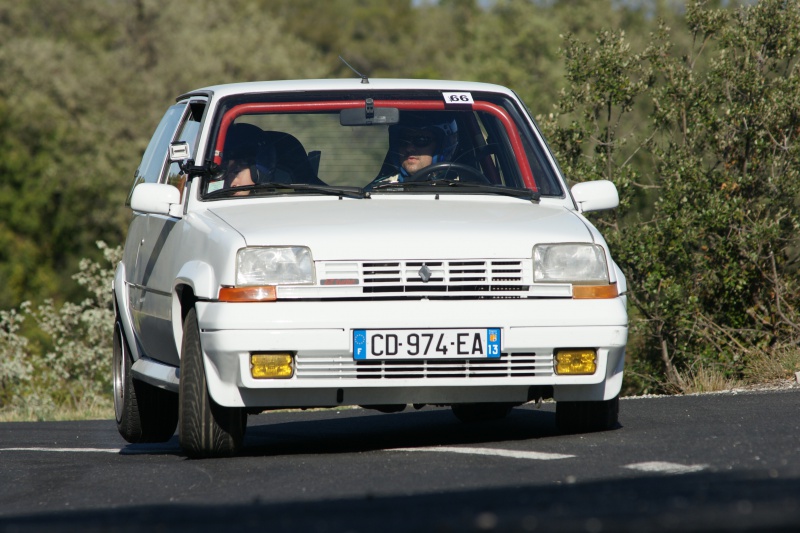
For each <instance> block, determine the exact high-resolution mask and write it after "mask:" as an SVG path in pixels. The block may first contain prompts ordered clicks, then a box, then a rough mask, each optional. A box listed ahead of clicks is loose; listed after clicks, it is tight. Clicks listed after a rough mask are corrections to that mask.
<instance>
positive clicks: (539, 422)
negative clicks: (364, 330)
mask: <svg viewBox="0 0 800 533" xmlns="http://www.w3.org/2000/svg"><path fill="white" fill-rule="evenodd" d="M799 402H800V389H792V390H788V391H780V392H762V393H738V394H734V393H726V394H716V395H705V396H689V397H666V398H647V399H629V400H623V401H622V403H621V406H620V411H621V414H620V418H621V427H619V428H617V429H615V430H612V431H608V432H603V433H594V434H585V435H559V434H558V433H557V432H556V430H555V420H554V418H555V416H554V404H552V403H550V404H547V403H545V404H543V405H542V406H541V408H540V409H537V408H536V406H534V405H527V406H525V407H522V408H517V409H515V410H514V411H513V412H512V414H511V415H510V416H509V417H508V418H507V419H506V420H503V421H499V422H492V423H481V424H462V423H460V422H458V421H457V420H456V419H455V417H453V415H452V414H451V413H450V411H449V410H448V409H441V408H425V409H423V410H421V411H413V410H410V411H409V410H407V411H406V412H403V413H399V414H380V413H375V412H372V411H364V410H360V409H356V410H340V411H336V410H328V411H315V412H280V413H271V414H262V415H259V416H251V417H250V420H249V424H248V433H247V437H246V439H245V450H244V454H243V455H242V456H240V457H236V458H232V459H214V460H189V459H187V458H186V457H184V456H183V455H182V454H181V452H180V448H179V446H178V442H177V437H174V438H173V439H172V440H171V441H170V442H168V443H166V444H161V445H129V444H126V443H125V442H124V441H123V440H122V439H121V438H120V437H119V435H118V434H117V431H116V427H115V424H114V423H113V422H112V421H90V422H43V423H5V424H0V531H3V532H12V531H47V530H53V531H68V530H80V531H146V530H152V531H161V530H164V531H166V530H171V531H216V530H220V529H224V530H225V531H228V530H234V531H248V530H254V531H255V530H258V531H270V532H271V531H292V532H294V531H312V532H313V531H319V532H340V531H342V532H344V531H347V532H374V531H378V532H380V533H389V532H393V531H404V532H405V531H415V532H421V531H443V532H444V531H453V532H461V531H586V532H589V533H597V532H606V531H631V532H647V531H653V532H664V531H669V532H673V531H674V532H678V531H680V532H685V531H759V532H760V531H800V438H799V437H800V416H798V414H799V413H798V403H799Z"/></svg>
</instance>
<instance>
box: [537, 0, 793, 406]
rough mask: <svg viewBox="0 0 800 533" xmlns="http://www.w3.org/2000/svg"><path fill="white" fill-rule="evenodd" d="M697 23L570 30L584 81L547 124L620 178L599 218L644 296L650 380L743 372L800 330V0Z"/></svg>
mask: <svg viewBox="0 0 800 533" xmlns="http://www.w3.org/2000/svg"><path fill="white" fill-rule="evenodd" d="M686 22H687V24H688V26H689V29H690V30H691V32H692V34H693V36H694V42H693V45H692V46H691V47H690V48H688V49H685V50H683V49H676V48H675V46H674V44H673V43H672V42H671V39H670V35H671V30H670V29H669V28H668V27H666V26H665V25H662V26H661V28H660V31H659V32H658V33H656V34H654V35H652V36H651V41H650V43H649V45H648V46H647V48H646V49H645V50H644V51H643V52H641V53H634V52H633V51H632V50H631V47H630V46H629V44H628V42H627V41H626V39H625V35H624V33H623V32H619V31H604V32H601V33H599V34H598V36H597V40H596V43H595V45H594V46H590V45H588V44H586V43H583V42H581V41H580V40H578V39H576V38H574V37H572V36H567V37H566V38H565V48H564V56H565V58H566V64H567V79H568V81H569V82H570V84H569V87H568V88H567V89H566V90H565V91H564V92H563V93H562V95H561V100H560V102H559V113H557V114H553V115H551V116H550V117H547V118H546V119H545V120H544V121H543V123H544V124H545V126H546V129H547V130H548V131H549V132H550V136H551V138H552V139H553V141H554V145H555V148H556V151H557V152H558V154H559V156H560V162H561V164H562V165H563V166H564V168H565V170H566V173H567V175H568V176H569V177H570V178H571V179H574V180H576V181H584V180H594V179H610V180H612V181H614V182H615V183H616V184H617V187H618V188H619V190H620V196H621V206H620V208H619V209H618V210H617V211H616V212H614V213H612V214H604V215H602V216H599V217H597V222H598V223H599V224H601V225H604V226H607V228H608V230H607V231H606V238H607V239H608V241H609V244H610V246H611V248H612V252H613V253H614V256H615V258H616V260H617V261H618V262H619V263H620V266H621V268H622V269H623V271H624V272H625V273H626V274H627V277H628V287H629V298H630V301H631V303H632V304H633V306H634V308H635V309H633V310H632V311H633V312H632V317H633V320H632V334H633V336H634V337H639V339H638V342H639V343H640V348H641V349H640V350H639V351H637V352H636V353H633V354H632V356H633V357H632V358H631V361H630V366H629V368H631V370H633V372H631V376H634V377H635V376H637V375H638V376H645V377H648V376H650V377H652V376H656V377H657V379H655V380H654V381H651V382H650V383H647V382H646V381H643V380H641V379H640V380H638V382H637V383H635V384H634V387H635V388H644V389H650V388H653V389H660V390H671V391H675V390H678V391H682V390H687V389H688V388H691V384H690V381H692V380H691V379H687V378H686V376H690V377H691V376H697V375H702V374H704V373H706V372H708V371H709V370H710V369H714V370H715V371H718V372H721V373H722V374H723V377H725V378H726V379H728V378H729V379H739V378H741V377H743V376H745V375H750V374H749V373H748V372H746V369H747V366H748V359H757V360H761V359H762V358H763V357H765V356H766V357H769V356H770V354H772V353H779V352H780V353H782V352H783V351H785V350H787V349H789V350H792V349H794V350H795V351H797V349H798V348H797V347H798V340H800V314H798V311H797V310H798V308H800V283H799V282H800V278H799V277H798V272H797V266H798V237H797V235H798V229H800V210H799V209H798V198H800V142H798V141H799V139H798V136H800V112H798V110H800V72H799V71H798V69H800V4H798V3H797V2H785V1H781V0H763V1H761V2H758V3H757V4H755V5H748V6H746V7H742V8H740V9H738V10H721V9H706V8H705V7H704V3H703V2H696V3H694V4H691V5H689V6H688V7H687V14H686ZM641 109H646V110H647V113H648V115H649V117H650V120H649V121H648V122H644V123H643V122H641V120H638V118H639V117H640V116H641V114H640V113H634V110H641ZM645 169H646V170H645ZM629 383H630V381H629ZM653 383H655V385H653Z"/></svg>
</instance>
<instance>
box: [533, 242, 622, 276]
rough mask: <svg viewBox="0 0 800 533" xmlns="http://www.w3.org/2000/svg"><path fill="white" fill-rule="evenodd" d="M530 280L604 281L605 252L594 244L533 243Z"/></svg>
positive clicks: (605, 271) (606, 265)
mask: <svg viewBox="0 0 800 533" xmlns="http://www.w3.org/2000/svg"><path fill="white" fill-rule="evenodd" d="M533 269H534V273H533V279H534V281H535V282H538V283H573V284H582V285H592V284H607V283H608V282H609V277H608V264H607V263H606V254H605V251H604V250H603V248H602V247H601V246H598V245H596V244H583V243H563V244H537V245H536V246H534V247H533Z"/></svg>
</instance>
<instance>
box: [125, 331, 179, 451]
mask: <svg viewBox="0 0 800 533" xmlns="http://www.w3.org/2000/svg"><path fill="white" fill-rule="evenodd" d="M131 365H132V362H131V356H130V349H129V348H128V341H127V340H126V339H125V332H124V331H123V330H122V323H121V322H120V321H119V318H117V320H116V322H115V324H114V358H113V362H112V366H113V369H112V372H113V382H114V413H115V415H116V419H117V430H118V431H119V434H120V435H122V438H123V439H125V440H126V441H128V442H133V443H136V442H166V441H168V440H169V439H170V438H171V437H172V435H174V434H175V428H176V427H178V395H177V394H175V393H173V392H169V391H166V390H163V389H159V388H158V387H154V386H152V385H150V384H149V383H145V382H143V381H139V380H138V379H133V375H132V373H131Z"/></svg>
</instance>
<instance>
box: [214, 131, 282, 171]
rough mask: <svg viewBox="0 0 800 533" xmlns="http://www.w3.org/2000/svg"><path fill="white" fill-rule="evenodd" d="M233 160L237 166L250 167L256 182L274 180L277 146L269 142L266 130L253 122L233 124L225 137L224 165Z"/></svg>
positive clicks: (224, 166)
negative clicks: (265, 133)
mask: <svg viewBox="0 0 800 533" xmlns="http://www.w3.org/2000/svg"><path fill="white" fill-rule="evenodd" d="M232 161H235V162H236V163H237V165H236V166H237V167H240V168H243V167H249V168H250V174H251V177H252V178H253V181H254V182H255V183H263V182H268V181H271V180H272V176H273V173H274V172H275V165H276V162H277V157H276V154H275V147H274V146H273V145H272V143H269V142H267V140H266V138H265V135H264V131H263V130H262V129H261V128H259V127H258V126H254V125H253V124H245V123H240V124H232V125H231V126H230V127H229V128H228V134H227V136H226V137H225V146H224V147H223V149H222V166H223V168H226V167H227V166H228V165H230V164H231V162H232Z"/></svg>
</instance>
